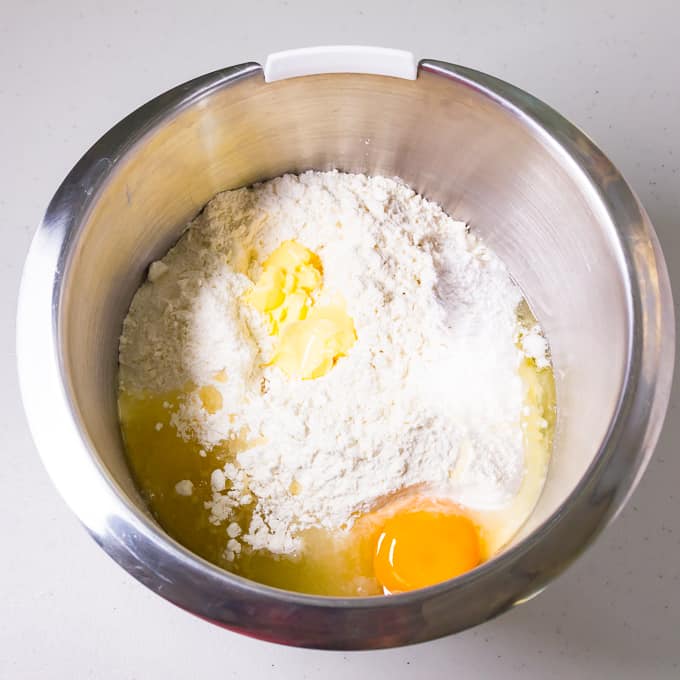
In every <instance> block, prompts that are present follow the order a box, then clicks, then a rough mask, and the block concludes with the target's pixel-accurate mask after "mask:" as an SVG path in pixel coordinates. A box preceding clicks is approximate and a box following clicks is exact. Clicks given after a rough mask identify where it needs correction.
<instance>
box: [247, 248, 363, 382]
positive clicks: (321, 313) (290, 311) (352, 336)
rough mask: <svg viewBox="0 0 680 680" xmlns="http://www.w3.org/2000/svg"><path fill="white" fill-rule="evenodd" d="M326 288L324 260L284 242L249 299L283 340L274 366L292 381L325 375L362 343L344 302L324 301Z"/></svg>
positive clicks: (265, 264)
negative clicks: (356, 345)
mask: <svg viewBox="0 0 680 680" xmlns="http://www.w3.org/2000/svg"><path fill="white" fill-rule="evenodd" d="M322 284H323V269H322V266H321V260H320V259H319V257H318V256H317V255H316V254H315V253H313V252H312V251H311V250H309V249H308V248H305V247H304V246H303V245H301V244H299V243H297V242H296V241H284V242H283V243H282V244H281V245H280V246H279V247H278V248H277V249H276V250H275V251H274V252H273V253H272V254H271V255H270V256H269V257H268V258H267V259H266V260H265V261H264V262H263V264H262V274H261V275H260V277H259V278H258V280H257V282H256V283H255V286H254V287H253V288H252V289H251V290H250V291H249V292H248V293H247V294H246V295H245V300H246V302H248V304H250V305H252V306H253V307H254V308H255V309H257V310H258V311H260V312H261V313H262V314H263V315H264V316H265V318H266V320H267V326H268V329H269V334H270V335H271V336H272V337H273V338H276V339H277V340H278V342H277V343H276V346H275V351H274V357H273V359H272V361H271V363H272V364H274V365H276V366H278V367H279V368H280V369H281V370H282V371H284V372H285V373H286V374H287V375H288V376H289V377H291V378H302V379H312V378H318V377H320V376H322V375H325V374H326V373H328V371H330V370H331V368H333V366H334V365H335V363H336V361H337V360H338V358H339V357H341V356H345V355H346V354H347V352H348V351H349V350H350V348H351V347H352V345H353V344H354V343H355V341H356V337H357V336H356V331H355V330H354V322H353V321H352V318H351V317H350V316H349V315H348V314H347V311H346V309H345V303H344V300H342V298H340V297H339V296H334V297H332V298H328V297H327V296H325V295H323V293H322Z"/></svg>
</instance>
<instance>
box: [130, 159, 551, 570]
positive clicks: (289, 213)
mask: <svg viewBox="0 0 680 680" xmlns="http://www.w3.org/2000/svg"><path fill="white" fill-rule="evenodd" d="M288 239H292V240H296V241H298V242H300V243H301V244H302V245H304V246H306V247H307V248H309V249H310V250H312V251H313V252H315V253H317V254H318V255H319V257H320V258H321V261H322V263H323V275H324V287H325V288H326V289H327V290H329V291H336V292H338V293H340V294H341V295H342V296H343V297H344V299H345V300H346V302H347V311H348V313H349V315H350V316H351V317H352V318H353V320H354V324H355V328H356V332H357V341H356V344H355V345H354V347H353V348H352V349H351V351H350V353H349V355H348V356H347V357H344V358H342V359H340V360H339V361H338V363H337V365H336V366H335V367H334V368H333V369H332V370H331V371H330V372H329V373H328V374H327V375H325V376H323V377H321V378H318V379H316V380H305V381H295V380H289V379H288V378H287V377H286V376H285V375H284V374H283V373H282V372H281V371H280V370H279V369H278V368H275V367H270V366H267V365H266V363H267V361H268V360H269V359H270V358H271V355H272V346H271V338H270V337H269V335H268V334H267V332H266V329H265V328H264V327H263V324H262V320H261V319H260V318H259V316H258V313H257V312H255V311H254V310H253V309H251V308H249V307H248V305H246V304H244V303H243V302H242V301H241V300H240V298H241V296H242V295H243V293H244V292H245V291H247V290H248V289H249V288H250V287H251V286H252V285H253V283H252V282H253V281H254V280H255V279H257V276H258V274H259V273H260V265H261V263H262V261H263V260H264V259H265V258H266V256H267V255H268V254H269V253H271V252H272V251H273V250H274V249H275V248H276V247H277V246H278V245H279V244H280V243H281V242H282V241H285V240H288ZM521 299H522V295H521V292H520V291H519V289H518V288H517V286H515V285H514V283H513V282H512V281H511V279H510V277H509V275H508V272H507V271H506V269H505V267H504V265H503V263H502V262H501V261H500V260H499V259H498V258H497V257H496V256H495V255H494V254H493V253H492V252H491V251H489V250H488V249H487V248H485V247H484V245H483V244H481V243H480V241H479V240H478V239H477V238H475V237H474V236H473V235H471V234H470V233H469V232H468V230H467V228H466V225H465V224H464V223H462V222H458V221H455V220H453V219H451V218H450V217H448V216H447V215H446V214H445V213H444V212H443V211H442V210H441V208H439V207H438V206H437V205H435V204H434V203H431V202H429V201H427V200H425V199H424V198H422V197H421V196H419V195H417V194H416V193H415V192H414V191H413V190H412V189H410V188H409V187H408V186H406V185H405V184H403V183H402V182H401V181H399V180H396V179H386V178H384V177H366V176H364V175H351V174H344V173H339V172H326V173H320V172H307V173H304V174H302V175H299V176H293V175H285V176H283V177H279V178H277V179H274V180H272V181H269V182H266V183H263V184H259V185H256V186H254V187H251V188H246V189H238V190H235V191H228V192H224V193H222V194H219V195H218V196H216V197H215V198H214V199H213V200H212V201H211V202H210V203H209V204H208V205H207V206H206V208H205V209H204V211H203V212H202V213H201V214H200V215H199V216H198V217H197V218H196V219H195V220H194V221H193V222H191V223H190V224H189V225H188V229H187V231H186V232H185V234H184V235H183V237H182V238H181V239H180V241H179V242H178V243H177V245H176V246H175V247H174V248H173V249H172V250H171V251H170V252H169V253H168V254H167V255H166V256H165V257H164V258H163V259H162V261H161V262H160V263H158V264H155V265H153V266H152V268H151V269H150V272H149V279H148V281H147V282H146V283H145V284H144V285H143V286H142V287H141V288H140V290H139V291H138V293H137V295H136V296H135V298H134V300H133V303H132V306H131V308H130V312H129V315H128V317H127V319H126V320H125V324H124V331H123V335H122V338H121V343H120V381H121V388H122V389H123V390H125V391H128V392H131V393H148V392H153V393H159V394H162V393H164V392H167V391H170V390H175V389H182V388H183V387H184V386H186V385H187V384H189V383H191V384H193V385H196V386H202V385H212V386H214V387H215V388H217V389H218V390H219V391H220V393H221V395H222V401H223V408H222V409H221V410H219V411H218V412H217V413H215V414H209V413H208V412H207V411H206V410H205V409H204V408H202V405H201V402H200V399H199V398H198V396H196V395H195V394H193V395H192V396H190V397H188V398H187V399H185V401H184V402H183V403H182V405H181V407H180V408H179V409H177V411H176V412H175V413H173V415H172V420H171V424H172V425H173V426H174V427H175V428H176V429H177V433H178V435H179V436H182V437H184V438H195V439H198V440H199V441H200V443H201V445H202V446H203V447H204V448H206V449H210V448H211V447H214V446H216V445H220V443H222V442H224V441H229V440H234V439H235V438H238V437H242V436H243V433H244V432H247V433H248V439H249V440H250V441H251V442H253V443H254V445H252V447H251V448H249V449H247V450H245V451H241V452H240V453H239V454H238V455H237V456H236V457H235V459H234V460H232V461H230V462H229V463H227V464H226V465H225V467H224V469H222V470H220V471H219V472H218V473H217V474H213V486H212V489H213V496H212V501H211V502H210V503H208V507H207V508H206V512H210V513H211V521H213V522H214V523H225V525H229V526H230V527H232V529H231V533H233V534H234V536H233V537H232V538H231V540H230V548H229V551H230V553H231V556H232V557H233V555H234V554H235V553H237V552H238V551H239V550H240V546H241V544H242V543H243V544H246V545H249V546H250V547H252V548H254V549H267V550H269V551H271V552H274V553H292V552H294V551H296V550H298V549H299V548H300V539H299V533H300V531H302V530H304V529H306V528H309V527H323V528H326V529H330V530H339V529H344V528H347V527H349V526H351V524H352V522H353V521H354V518H355V517H356V516H358V514H360V513H362V512H365V511H367V510H369V509H370V508H371V507H373V506H374V505H375V503H376V502H377V501H379V500H380V499H382V498H384V497H386V496H388V495H390V494H393V493H395V492H398V491H400V490H403V489H407V488H410V487H416V486H419V487H422V488H423V489H427V490H431V491H432V492H434V493H437V494H439V495H443V496H446V497H448V498H451V499H452V500H453V501H457V502H459V503H461V504H462V505H465V506H468V507H471V508H498V507H502V506H503V505H504V504H507V503H508V502H509V501H510V500H511V499H512V498H513V496H514V495H515V494H516V493H517V491H518V489H519V486H520V484H521V482H522V478H523V475H524V469H525V463H524V451H523V444H522V432H521V428H520V412H521V408H522V402H523V396H524V394H523V387H522V383H521V380H520V378H519V376H518V366H519V362H520V361H521V360H522V357H523V354H522V351H521V350H520V349H518V347H517V337H518V335H517V330H518V325H517V324H518V322H517V314H516V309H517V305H518V304H519V302H520V301H521ZM539 330H540V329H537V330H536V333H535V334H534V335H532V338H531V339H529V340H527V341H526V342H525V344H527V350H530V351H531V352H532V353H533V354H535V355H539V353H540V351H541V349H542V347H541V346H539V345H540V335H539ZM537 338H538V339H537ZM219 372H224V373H223V375H226V376H227V379H226V381H224V382H221V381H219V380H216V379H215V376H216V375H217V374H218V373H219ZM249 504H250V505H251V506H252V507H254V511H253V514H252V519H251V520H250V523H249V526H244V527H242V531H241V530H239V531H237V529H239V527H238V526H236V528H233V519H234V517H235V512H236V511H237V510H238V509H239V508H240V507H241V506H243V505H249ZM230 536H231V534H230ZM237 546H238V547H237Z"/></svg>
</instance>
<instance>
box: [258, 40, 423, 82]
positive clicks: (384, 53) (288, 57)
mask: <svg viewBox="0 0 680 680" xmlns="http://www.w3.org/2000/svg"><path fill="white" fill-rule="evenodd" d="M320 73H368V74H373V75H378V76H392V77H394V78H405V79H406V80H415V79H416V76H417V75H418V63H417V62H416V59H415V57H414V56H413V54H412V53H411V52H407V51H406V50H394V49H390V48H387V47H365V46H363V45H324V46H321V47H303V48H301V49H296V50H284V51H283V52H274V53H272V54H270V55H269V56H268V57H267V60H266V61H265V64H264V79H265V81H266V82H268V83H271V82H274V81H276V80H284V79H286V78H296V77H298V76H310V75H316V74H320Z"/></svg>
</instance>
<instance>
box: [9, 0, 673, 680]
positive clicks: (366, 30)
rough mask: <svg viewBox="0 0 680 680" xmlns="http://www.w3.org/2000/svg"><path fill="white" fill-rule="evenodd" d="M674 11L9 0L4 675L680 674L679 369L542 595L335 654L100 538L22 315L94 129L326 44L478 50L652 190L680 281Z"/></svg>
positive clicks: (656, 3)
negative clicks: (186, 588)
mask: <svg viewBox="0 0 680 680" xmlns="http://www.w3.org/2000/svg"><path fill="white" fill-rule="evenodd" d="M679 25H680V4H678V3H677V2H675V0H665V1H663V0H648V1H647V2H644V3H642V2H632V1H630V2H622V1H621V0H590V1H584V0H572V1H571V2H568V3H567V2H558V1H557V0H555V1H554V2H549V1H544V2H539V1H533V2H532V1H525V2H519V1H515V2H507V0H498V1H496V2H484V1H483V0H469V1H455V0H446V1H443V2H434V1H428V0H421V1H420V2H413V0H407V1H402V0H391V1H390V2H369V1H368V0H364V2H357V1H356V0H343V2H336V3H328V2H323V1H319V0H317V1H316V2H294V1H293V0H290V1H289V2H286V1H282V2H275V1H273V0H272V1H264V0H254V1H253V2H243V3H233V2H228V0H216V1H214V2H207V1H203V0H191V2H176V1H171V0H166V1H165V2H162V1H160V0H159V1H157V2H141V1H140V2H130V1H128V0H117V1H116V2H76V1H74V0H63V1H62V2H58V3H57V2H48V1H47V0H44V1H42V2H38V1H35V0H31V1H26V2H23V1H22V2H20V1H19V0H15V1H12V0H0V65H1V66H0V74H1V77H0V103H1V107H0V110H1V111H2V119H1V120H2V124H1V125H0V150H1V152H2V162H1V163H0V187H1V188H0V214H1V215H2V222H1V227H0V228H1V229H2V236H3V247H2V249H0V283H1V285H2V295H1V296H0V322H1V323H2V329H3V330H2V332H1V333H0V361H1V362H2V363H1V374H2V376H3V384H2V388H0V438H1V439H2V442H3V464H2V467H0V482H1V485H2V493H1V494H0V527H1V529H0V531H1V535H2V539H3V550H2V557H0V597H1V601H2V606H1V614H0V678H3V679H4V678H7V679H8V680H10V679H11V680H23V679H25V678H41V679H42V678H69V679H70V678H97V679H101V680H108V679H112V678H116V679H118V678H125V679H132V678H138V679H143V680H150V679H154V678H162V679H163V680H172V679H174V678H185V677H208V676H210V677H220V678H237V677H238V678H249V679H252V680H258V679H260V678H274V677H276V678H278V677H284V678H317V677H322V678H324V680H333V679H335V678H346V677H348V676H351V677H353V678H357V679H358V678H370V679H371V680H379V679H381V678H389V679H390V680H400V679H402V678H431V679H437V678H452V677H458V678H465V679H469V678H472V679H475V678H496V677H504V678H540V679H541V680H543V679H549V678H614V677H616V678H617V679H618V680H622V679H627V678H631V679H633V678H636V679H637V678H641V677H648V678H679V677H680V456H679V455H678V444H677V442H678V440H680V422H679V418H678V416H679V415H680V412H679V409H678V402H679V397H680V385H679V379H680V376H678V375H676V380H675V390H674V393H673V396H672V403H671V407H670V414H669V418H668V421H667V426H666V428H665V430H664V433H663V435H662V438H661V442H660V444H659V447H658V449H657V452H656V455H655V456H654V458H653V460H652V463H651V465H650V467H649V469H648V472H647V474H646V475H645V477H644V479H643V481H642V483H641V484H640V487H639V488H638V490H637V491H636V493H635V494H634V496H633V497H632V499H631V501H630V503H629V505H628V506H627V508H626V510H625V511H624V512H623V513H622V515H621V516H620V518H619V519H618V520H617V521H616V523H615V524H614V525H613V526H612V527H610V528H609V529H608V530H607V531H606V533H605V534H604V535H603V536H602V537H601V538H600V540H599V541H598V542H597V544H596V545H595V546H594V547H593V548H591V549H590V550H589V551H588V552H587V553H586V555H584V556H583V557H582V558H581V559H580V560H579V561H578V562H577V563H576V564H575V565H574V566H573V567H572V568H571V569H569V570H568V571H567V573H566V574H564V575H563V576H562V577H560V578H559V579H558V580H557V581H556V582H555V583H554V584H553V585H552V586H551V587H550V588H549V589H548V590H547V591H546V592H545V593H544V594H543V595H541V596H540V597H538V598H537V599H535V600H533V601H532V602H530V603H528V604H526V605H524V606H522V607H520V608H518V609H516V610H514V611H512V612H510V613H508V614H506V615H504V616H502V617H501V618H499V619H497V620H495V621H492V622H490V623H487V624H485V625H482V626H479V627H478V628H476V629H474V630H470V631H468V632H466V633H463V634H461V635H458V636H455V637H451V638H447V639H443V640H439V641H436V642H433V643H428V644H423V645H419V646H417V647H412V648H406V649H400V650H391V651H384V652H365V653H355V654H340V653H324V652H313V651H304V650H296V649H286V648H281V647H276V646H273V645H268V644H265V643H261V642H256V641H253V640H249V639H246V638H242V637H239V636H237V635H234V634H231V633H228V632H225V631H223V630H219V629H217V628H214V627H211V626H210V625H208V624H206V623H203V622H202V621H199V620H198V619H195V618H193V617H191V616H189V615H188V614H185V613H184V612H182V611H180V610H178V609H176V608H174V607H172V606H171V605H169V604H167V603H166V602H164V601H163V600H161V599H160V598H158V597H156V596H155V595H153V594H152V593H151V592H150V591H148V590H146V589H145V588H144V587H142V586H141V585H139V584H138V583H137V582H135V581H134V580H133V579H132V578H131V577H129V576H128V575H127V574H126V573H125V572H123V571H122V570H121V569H120V568H118V567H117V566H116V565H114V563H113V562H112V561H111V560H109V558H107V557H106V556H105V555H104V553H103V552H101V551H100V550H99V549H98V548H97V547H96V546H95V544H94V543H93V542H92V541H91V540H90V539H89V538H88V537H87V536H86V534H85V532H84V531H83V530H82V529H81V528H80V526H79V525H78V522H77V521H76V519H75V518H74V517H73V516H72V515H71V514H70V512H69V511H68V510H67V509H66V507H65V506H64V504H63V503H62V501H61V500H60V499H59V498H58V496H57V494H56V492H55V491H54V489H53V488H52V486H51V484H50V482H49V480H48V479H47V477H46V475H45V473H44V472H43V470H42V468H41V466H40V463H39V461H38V458H37V455H36V452H35V450H34V447H33V444H32V442H31V440H30V438H29V435H28V431H27V428H26V425H25V422H24V419H23V414H22V411H21V406H20V403H19V398H18V394H17V386H16V377H15V369H14V333H13V328H14V311H15V297H16V290H17V285H18V280H19V274H20V268H21V263H22V260H23V257H24V254H25V252H26V249H27V247H28V243H29V239H30V236H31V233H32V232H33V229H34V227H35V225H36V224H37V223H38V221H39V219H40V217H41V214H42V211H43V210H44V208H45V206H46V204H47V202H48V200H49V198H50V197H51V195H52V193H53V191H54V189H55V188H56V186H57V184H58V183H59V182H60V181H61V179H62V178H63V176H64V175H65V173H66V172H67V171H68V170H69V169H70V167H71V166H72V165H73V163H74V162H75V161H76V160H77V159H78V158H79V157H80V155H81V154H82V152H83V151H84V150H85V149H86V148H87V147H88V146H89V145H90V144H91V143H92V142H93V141H94V140H95V139H96V138H98V137H99V136H100V135H101V134H102V133H103V132H104V131H105V130H107V129H108V128H109V127H110V126H111V125H112V124H113V123H115V122H116V121H118V120H119V119H120V118H121V117H122V116H123V115H125V114H126V113H128V112H129V111H131V110H132V109H133V108H135V107H136V106H138V105H139V104H141V103H143V102H144V101H146V100H148V99H149V98H151V97H152V96H154V95H155V94H157V93H159V92H161V91H163V90H165V89H167V88H169V87H171V86H173V85H175V84H177V83H180V82H182V81H184V80H187V79H189V78H191V77H192V76H195V75H198V74H201V73H205V72H208V71H211V70H213V69H216V68H219V67H221V66H225V65H229V64H235V63H239V62H243V61H246V60H250V59H255V60H258V61H262V60H263V59H264V57H265V56H266V54H267V53H268V52H270V51H274V50H279V49H284V48H288V47H297V46H304V45H310V44H324V43H330V44H332V43H364V44H377V45H388V46H394V47H402V48H406V49H411V50H413V51H414V52H415V53H416V55H417V56H419V57H433V58H440V59H444V60H448V61H454V62H459V63H463V64H466V65H469V66H474V67H476V68H479V69H481V70H483V71H487V72H489V73H492V74H495V75H497V76H500V77H502V78H505V79H507V80H509V81H511V82H513V83H515V84H517V85H519V86H521V87H524V88H525V89H527V90H529V91H530V92H532V93H534V94H536V95H537V96H539V97H540V98H542V99H544V100H546V101H547V102H549V103H550V104H552V105H553V106H555V107H556V108H557V109H559V110H560V111H562V112H563V113H564V114H565V115H566V116H567V117H569V118H571V119H572V120H573V121H574V122H576V123H577V124H579V125H580V126H581V127H583V128H584V129H585V130H586V131H587V132H588V133H590V134H591V136H593V137H594V138H595V140H596V141H597V142H598V143H599V144H600V145H601V146H602V147H603V148H604V149H605V151H606V152H607V153H608V154H609V155H610V156H611V158H612V159H613V160H614V162H615V163H616V164H617V165H618V166H619V167H620V168H621V169H622V170H623V172H624V174H625V175H626V176H627V178H628V179H629V180H630V182H631V183H632V184H633V186H634V187H635V188H636V190H637V191H638V192H639V194H640V196H641V198H642V200H643V202H644V204H645V206H646V208H647V210H648V211H649V213H650V215H651V218H652V220H653V222H654V224H655V226H656V229H657V231H658V234H659V237H660V240H661V243H662V246H663V248H664V250H665V252H666V256H667V259H668V262H669V267H670V270H671V278H672V280H673V286H674V294H675V297H676V300H680V123H679V121H680V58H679V57H678V49H679V47H680V30H679V29H678V26H679Z"/></svg>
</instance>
